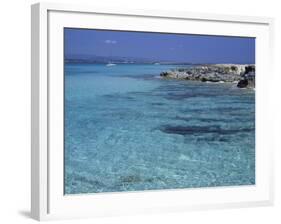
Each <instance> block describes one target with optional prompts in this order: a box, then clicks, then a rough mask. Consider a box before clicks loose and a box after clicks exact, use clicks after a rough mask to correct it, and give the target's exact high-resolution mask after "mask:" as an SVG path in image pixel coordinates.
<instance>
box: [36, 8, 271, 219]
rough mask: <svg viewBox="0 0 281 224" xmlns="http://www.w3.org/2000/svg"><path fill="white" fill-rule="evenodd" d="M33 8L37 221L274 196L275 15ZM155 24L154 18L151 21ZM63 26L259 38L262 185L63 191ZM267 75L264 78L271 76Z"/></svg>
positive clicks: (253, 201) (264, 201)
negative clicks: (271, 97) (269, 103)
mask: <svg viewBox="0 0 281 224" xmlns="http://www.w3.org/2000/svg"><path fill="white" fill-rule="evenodd" d="M31 13H32V147H31V158H32V159H31V161H32V164H31V168H32V169H31V178H32V182H31V214H32V217H33V218H34V219H37V220H51V219H65V218H81V217H98V216H113V215H126V214H130V215H131V214H140V213H153V212H173V211H186V210H190V209H209V208H228V207H248V206H264V205H271V204H272V203H273V151H272V149H273V147H272V142H273V141H272V135H271V134H270V131H271V130H272V129H273V128H272V125H273V124H272V123H271V120H270V113H271V111H270V108H269V107H267V99H268V98H267V97H268V95H267V92H268V91H269V89H270V86H271V83H270V80H271V79H270V78H268V77H269V76H272V75H273V71H272V64H271V61H272V50H273V23H274V21H273V19H272V18H262V17H248V16H231V15H216V14H203V13H191V12H180V11H179V12H166V11H146V10H125V9H123V10H122V9H100V8H96V7H91V6H79V5H65V4H50V3H38V4H34V5H32V7H31ZM148 24H149V25H148ZM63 27H76V28H99V29H116V30H132V31H151V32H153V31H155V32H171V33H192V34H210V35H235V36H251V37H255V38H256V40H257V42H256V66H257V68H258V69H257V79H256V89H257V91H256V184H255V185H254V186H240V187H237V186H236V187H215V188H198V189H181V190H161V191H141V192H123V193H101V194H86V195H74V196H69V195H64V194H63V187H62V186H63V141H62V138H63V128H62V127H63V103H62V102H63V51H62V50H63V38H62V34H63V29H62V28H63ZM265 74H266V77H265Z"/></svg>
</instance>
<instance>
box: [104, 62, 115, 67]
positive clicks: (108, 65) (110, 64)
mask: <svg viewBox="0 0 281 224" xmlns="http://www.w3.org/2000/svg"><path fill="white" fill-rule="evenodd" d="M115 65H116V64H113V63H108V64H106V66H107V67H110V66H115Z"/></svg>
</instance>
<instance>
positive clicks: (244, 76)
mask: <svg viewBox="0 0 281 224" xmlns="http://www.w3.org/2000/svg"><path fill="white" fill-rule="evenodd" d="M160 76H161V77H163V78H170V79H183V80H193V81H202V82H235V83H237V87H239V88H246V87H250V88H254V87H255V65H240V64H212V65H199V66H193V67H188V68H177V69H173V70H170V71H165V72H162V73H161V74H160Z"/></svg>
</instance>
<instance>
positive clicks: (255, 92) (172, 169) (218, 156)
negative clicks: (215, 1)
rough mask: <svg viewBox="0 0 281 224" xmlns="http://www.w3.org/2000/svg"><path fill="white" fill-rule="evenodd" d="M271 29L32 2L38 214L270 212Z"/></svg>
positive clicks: (236, 21) (266, 23)
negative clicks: (260, 209) (235, 209)
mask: <svg viewBox="0 0 281 224" xmlns="http://www.w3.org/2000/svg"><path fill="white" fill-rule="evenodd" d="M272 30H273V19H271V18H259V17H247V16H230V15H214V14H201V13H187V12H166V11H143V10H125V9H124V10H122V9H97V8H95V7H89V6H73V5H61V4H48V3H43V4H41V3H40V4H35V5H32V172H31V175H32V189H31V191H32V199H31V202H32V203H31V212H32V217H33V218H35V219H38V220H49V219H61V218H78V217H98V216H113V215H126V214H139V213H153V212H172V211H185V210H188V209H209V208H225V207H246V206H261V205H270V204H272V201H273V189H272V187H273V186H272V181H273V169H272V167H273V164H272V162H273V159H272V135H271V130H272V129H273V128H272V125H273V124H272V122H271V120H270V113H271V109H270V108H269V107H268V105H267V102H268V94H267V93H268V91H269V90H270V85H271V80H272V78H271V77H272V75H273V71H272V65H271V61H272V48H273V39H272Z"/></svg>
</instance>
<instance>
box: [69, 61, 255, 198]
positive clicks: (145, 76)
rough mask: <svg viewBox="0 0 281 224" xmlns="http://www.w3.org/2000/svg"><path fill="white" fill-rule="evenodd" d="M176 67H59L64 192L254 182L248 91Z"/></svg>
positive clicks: (252, 93) (252, 101) (252, 108)
mask: <svg viewBox="0 0 281 224" xmlns="http://www.w3.org/2000/svg"><path fill="white" fill-rule="evenodd" d="M179 67H187V66H186V65H182V66H180V65H155V64H118V65H115V66H106V65H105V64H71V63H66V64H65V74H64V92H65V94H64V95H65V98H64V192H65V194H86V193H105V192H126V191H144V190H164V189H183V188H199V187H227V186H243V185H254V184H255V90H253V89H239V88H237V87H236V84H234V83H205V82H197V81H187V80H175V79H174V80H172V79H163V78H161V77H160V75H159V74H160V73H161V72H163V71H167V70H170V69H174V68H179Z"/></svg>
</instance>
